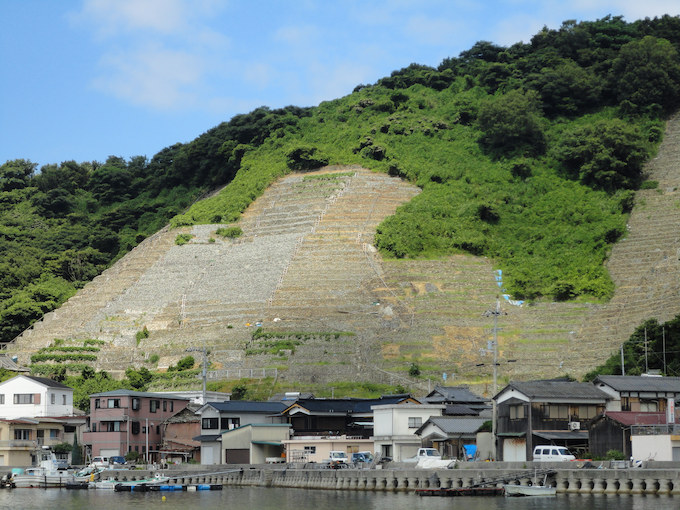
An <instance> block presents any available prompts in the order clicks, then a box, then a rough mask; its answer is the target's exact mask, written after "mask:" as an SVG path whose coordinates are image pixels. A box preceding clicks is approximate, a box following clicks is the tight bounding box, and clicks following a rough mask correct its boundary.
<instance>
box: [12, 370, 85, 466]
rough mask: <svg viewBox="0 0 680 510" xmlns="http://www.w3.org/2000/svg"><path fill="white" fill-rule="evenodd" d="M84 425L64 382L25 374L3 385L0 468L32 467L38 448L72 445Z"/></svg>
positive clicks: (71, 392) (70, 391)
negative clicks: (0, 466)
mask: <svg viewBox="0 0 680 510" xmlns="http://www.w3.org/2000/svg"><path fill="white" fill-rule="evenodd" d="M85 422H86V419H85V417H84V416H83V415H82V414H80V413H76V412H74V409H73V389H72V388H69V387H68V386H66V385H64V384H62V383H59V382H56V381H53V380H52V379H47V378H45V377H35V376H30V375H23V374H22V375H17V376H16V377H13V378H11V379H8V380H6V381H4V382H2V383H0V465H15V466H16V465H19V466H25V465H31V464H33V463H34V461H35V451H36V449H38V448H39V447H41V446H53V445H56V444H59V443H71V444H72V443H73V441H74V438H75V437H79V432H80V429H81V428H82V427H83V426H84V425H85ZM79 439H81V438H80V437H79Z"/></svg>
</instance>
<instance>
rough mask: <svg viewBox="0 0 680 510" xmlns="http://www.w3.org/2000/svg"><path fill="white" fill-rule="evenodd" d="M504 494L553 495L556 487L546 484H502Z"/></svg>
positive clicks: (555, 492)
mask: <svg viewBox="0 0 680 510" xmlns="http://www.w3.org/2000/svg"><path fill="white" fill-rule="evenodd" d="M503 490H504V491H505V495H506V496H554V495H555V494H557V488H556V487H550V486H548V485H512V484H506V485H503Z"/></svg>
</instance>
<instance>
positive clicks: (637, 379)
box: [593, 375, 680, 393]
mask: <svg viewBox="0 0 680 510" xmlns="http://www.w3.org/2000/svg"><path fill="white" fill-rule="evenodd" d="M593 383H594V384H595V385H597V384H599V383H602V384H606V385H607V386H610V387H612V388H613V389H615V390H616V391H623V392H631V391H633V392H635V391H651V392H674V393H680V377H646V376H640V375H598V376H597V377H596V378H595V380H594V381H593Z"/></svg>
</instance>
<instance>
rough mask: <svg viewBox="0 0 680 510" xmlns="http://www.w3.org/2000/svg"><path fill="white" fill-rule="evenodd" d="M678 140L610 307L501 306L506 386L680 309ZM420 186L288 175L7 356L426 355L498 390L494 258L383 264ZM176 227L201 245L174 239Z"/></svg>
mask: <svg viewBox="0 0 680 510" xmlns="http://www.w3.org/2000/svg"><path fill="white" fill-rule="evenodd" d="M679 141H680V122H679V120H678V118H675V119H673V120H672V121H671V122H670V123H669V124H668V130H667V134H666V138H665V141H664V142H663V144H662V146H661V148H660V150H659V156H658V157H657V158H656V159H655V160H654V161H652V162H651V163H650V164H649V165H648V168H647V173H648V175H649V178H650V179H652V180H657V181H658V182H659V188H658V189H655V190H643V191H640V192H639V193H638V195H637V202H636V206H635V209H634V211H633V213H632V215H631V217H630V221H629V232H628V235H627V237H626V239H624V240H623V241H621V242H620V243H618V244H617V245H616V246H615V247H614V249H613V250H612V254H611V257H610V260H609V263H608V267H609V270H610V271H611V274H612V277H613V278H614V280H615V282H616V285H617V290H616V295H615V296H614V298H613V299H612V301H611V302H610V303H608V304H606V305H594V304H586V303H548V302H539V303H536V304H533V305H524V306H521V307H520V306H514V305H511V304H509V303H508V302H506V301H504V300H502V301H501V303H502V312H503V313H502V315H500V316H499V317H498V330H497V334H498V344H499V375H500V377H501V381H500V382H501V383H502V382H504V381H505V380H507V379H510V378H531V377H541V376H556V375H561V374H565V373H569V374H572V375H574V376H580V375H582V374H583V373H585V372H586V371H588V370H590V369H592V368H593V367H594V366H595V365H597V364H599V363H601V362H602V361H604V360H605V359H606V358H607V357H608V356H609V355H610V354H611V353H612V352H615V351H616V349H618V346H619V345H620V344H621V343H622V342H623V341H625V340H626V339H627V338H628V337H629V335H630V334H631V333H632V331H633V330H634V328H635V327H636V326H637V325H638V324H639V323H640V322H641V321H643V320H645V319H647V318H649V317H656V318H658V319H659V320H668V319H670V318H672V317H674V316H675V315H676V314H677V313H679V312H680V299H678V298H679V297H680V296H679V295H678V294H679V291H680V281H679V279H678V274H679V269H680V267H679V265H680V262H679V258H680V234H679V232H678V228H677V227H678V225H680V194H679V192H678V188H679V187H680V161H679V158H680V150H679V149H678V142H679ZM417 193H418V189H417V188H415V187H413V186H411V185H409V184H407V183H405V182H403V181H401V180H399V179H396V178H391V177H388V176H386V175H383V174H376V173H372V172H370V171H368V170H364V169H360V168H325V169H322V170H319V171H317V172H312V173H305V174H292V175H289V176H287V177H285V178H282V179H280V180H279V181H277V182H276V183H275V184H274V185H272V186H271V187H270V188H269V189H268V190H267V191H266V192H265V193H264V195H263V196H261V197H260V198H258V199H257V200H256V201H255V202H254V203H253V204H252V205H251V206H250V207H249V208H248V210H247V211H246V212H245V213H244V215H243V217H242V219H241V220H240V222H239V226H240V227H241V228H242V230H243V235H242V236H240V237H239V238H236V239H229V238H223V237H221V236H219V235H217V234H216V230H217V229H218V228H219V227H221V226H222V225H202V226H196V227H191V228H186V229H184V230H181V229H180V230H175V231H169V230H167V229H166V230H163V231H161V232H159V233H158V234H156V235H154V236H153V237H151V238H149V239H147V240H145V241H144V242H143V243H142V244H140V245H139V246H138V247H137V248H135V249H134V250H133V251H132V252H131V253H130V254H128V255H127V256H126V257H124V258H123V259H122V260H120V261H119V262H118V263H116V264H115V265H114V266H113V267H112V268H110V269H109V270H107V271H105V272H104V273H103V274H102V275H101V276H99V277H97V278H96V279H95V280H94V281H92V282H91V283H90V284H88V285H87V286H86V287H85V288H84V289H83V290H82V291H80V292H79V293H78V294H77V295H75V296H74V297H73V298H72V299H70V300H69V301H68V302H67V303H66V304H65V305H64V306H62V307H61V308H60V309H58V310H56V311H55V312H53V313H50V314H47V315H46V316H45V317H44V318H43V320H42V321H40V322H38V323H36V324H35V325H34V326H33V327H32V328H31V329H29V330H27V331H25V332H24V333H23V334H22V335H21V336H19V337H18V338H17V339H16V340H15V341H14V343H13V344H12V345H10V346H9V352H10V353H12V354H16V355H18V356H19V358H20V361H21V362H22V363H28V362H29V358H30V355H31V354H33V353H35V352H36V351H38V350H39V349H40V348H44V347H47V346H48V345H51V344H53V342H54V339H55V338H60V339H63V340H64V341H63V342H62V345H64V346H68V345H71V346H81V345H84V344H83V342H84V341H85V340H88V339H96V340H99V341H100V342H98V343H97V345H99V347H97V348H98V349H99V350H98V351H96V349H92V348H89V349H90V350H89V351H83V352H94V351H96V354H87V355H86V356H87V357H90V358H96V359H95V360H88V361H87V362H88V363H90V364H92V365H94V366H96V367H97V368H100V369H106V370H108V371H110V372H113V373H115V372H117V371H118V372H120V371H122V370H124V368H125V367H127V366H130V365H135V366H140V365H144V364H146V366H151V365H150V364H149V362H150V360H153V359H156V358H159V361H158V367H159V368H162V367H164V366H169V365H170V364H173V363H175V362H176V361H177V360H178V359H179V358H181V357H183V356H184V355H185V354H186V349H187V348H191V347H194V348H202V347H205V348H207V349H208V350H209V352H210V355H209V359H210V362H211V365H212V367H213V368H214V369H217V370H219V369H223V370H231V369H243V368H246V369H248V368H250V369H263V368H270V369H271V368H276V369H278V374H279V377H281V378H284V379H288V380H290V381H296V380H305V381H317V382H332V381H336V380H357V379H361V380H372V381H383V382H385V381H387V382H394V383H395V384H396V383H403V382H404V381H408V379H404V378H403V377H404V376H406V374H407V372H408V370H409V368H412V367H413V365H414V364H415V365H416V366H417V367H418V368H419V369H420V370H421V372H422V373H424V374H426V375H430V376H436V377H441V374H442V373H446V374H447V377H448V378H449V379H448V380H449V382H451V379H450V378H451V377H453V378H454V381H456V382H460V381H464V382H467V383H472V384H475V383H476V384H478V389H479V390H480V391H481V392H487V393H488V392H489V391H490V390H491V388H490V381H491V377H490V374H491V371H492V359H493V358H492V353H491V350H490V347H491V345H490V344H489V341H490V340H491V339H492V338H493V324H494V320H493V317H492V316H490V315H489V314H488V313H485V312H488V311H489V310H490V309H493V307H494V306H495V302H496V299H497V297H498V295H499V294H500V288H499V282H498V281H497V272H496V271H494V267H493V265H492V262H491V261H490V260H487V259H484V258H478V257H472V256H467V255H457V256H452V257H450V258H447V259H444V260H435V261H415V260H382V259H381V257H380V256H379V255H378V254H377V253H376V251H375V249H374V247H373V236H374V233H375V228H376V226H377V225H378V224H379V223H380V221H382V220H383V219H384V218H385V217H386V216H388V215H390V214H392V213H393V212H394V211H395V209H396V208H397V207H398V206H399V205H400V204H402V203H405V202H406V201H408V200H410V199H411V198H412V197H413V196H415V195H416V194H417ZM178 233H190V234H191V235H192V239H191V241H190V242H189V243H188V244H185V245H183V246H178V245H176V244H175V238H176V236H177V235H178ZM501 285H502V282H501ZM260 327H261V329H260V330H259V332H258V334H254V333H255V332H256V331H258V328H260ZM144 328H146V330H148V332H149V334H148V336H146V335H143V334H140V332H142V331H144ZM90 345H91V344H90ZM83 348H85V347H83Z"/></svg>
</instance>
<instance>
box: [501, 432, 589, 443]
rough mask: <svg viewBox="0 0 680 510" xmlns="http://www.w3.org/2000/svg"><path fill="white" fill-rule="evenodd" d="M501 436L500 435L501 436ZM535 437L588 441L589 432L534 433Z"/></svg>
mask: <svg viewBox="0 0 680 510" xmlns="http://www.w3.org/2000/svg"><path fill="white" fill-rule="evenodd" d="M499 435H500V434H499ZM534 436H538V437H542V438H543V439H549V440H559V441H569V440H572V441H588V431H587V430H565V431H561V430H550V431H546V430H543V431H540V432H538V431H534Z"/></svg>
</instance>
